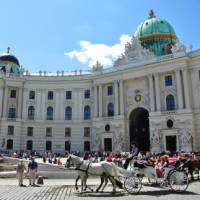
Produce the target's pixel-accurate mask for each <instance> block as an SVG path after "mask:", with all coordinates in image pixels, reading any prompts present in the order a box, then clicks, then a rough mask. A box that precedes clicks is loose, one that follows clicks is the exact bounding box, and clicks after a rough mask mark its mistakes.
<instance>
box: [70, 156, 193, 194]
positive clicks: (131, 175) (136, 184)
mask: <svg viewBox="0 0 200 200" xmlns="http://www.w3.org/2000/svg"><path fill="white" fill-rule="evenodd" d="M70 163H73V165H74V166H75V168H76V170H78V178H77V179H76V184H75V185H76V188H77V181H78V179H79V178H80V179H81V185H82V191H84V190H86V189H87V184H86V181H87V178H88V176H90V175H94V176H100V177H101V184H100V185H99V187H98V188H97V189H96V191H97V192H98V191H100V189H101V187H102V186H103V183H104V182H105V184H104V186H103V187H102V191H103V190H104V188H105V187H106V185H107V182H108V179H109V180H110V181H111V183H112V185H113V193H115V192H116V187H117V186H119V185H120V186H122V188H124V189H125V191H127V192H128V193H131V194H136V193H138V192H139V191H140V190H141V188H142V182H143V181H142V180H141V178H140V177H141V176H143V177H145V178H146V179H148V180H154V181H155V182H157V183H158V184H160V186H161V187H169V188H171V189H172V190H173V191H175V192H182V191H185V190H186V189H187V187H188V184H189V181H188V176H187V173H186V171H185V170H184V169H183V165H182V164H181V163H179V162H176V163H174V164H172V165H171V164H170V165H168V166H166V167H165V168H164V172H163V176H162V177H160V176H158V174H157V173H156V170H155V168H154V167H153V166H149V165H148V164H146V163H144V162H143V163H142V162H140V161H137V160H132V161H131V162H130V165H129V168H128V170H126V169H123V168H121V167H118V166H116V165H115V164H114V163H110V162H99V163H91V162H89V161H83V160H82V159H81V158H79V157H77V156H74V155H70V156H69V158H68V159H67V165H68V167H69V166H70ZM119 183H122V184H119Z"/></svg>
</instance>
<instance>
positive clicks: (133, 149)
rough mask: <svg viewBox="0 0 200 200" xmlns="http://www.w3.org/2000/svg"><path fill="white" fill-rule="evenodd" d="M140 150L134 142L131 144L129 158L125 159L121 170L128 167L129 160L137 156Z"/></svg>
mask: <svg viewBox="0 0 200 200" xmlns="http://www.w3.org/2000/svg"><path fill="white" fill-rule="evenodd" d="M139 152H140V150H139V148H138V147H137V145H136V143H135V142H132V143H131V156H130V157H129V158H127V159H126V161H125V163H124V165H123V168H124V169H127V167H128V165H129V162H130V160H132V159H134V158H135V157H137V156H138V154H139Z"/></svg>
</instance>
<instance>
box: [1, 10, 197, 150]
mask: <svg viewBox="0 0 200 200" xmlns="http://www.w3.org/2000/svg"><path fill="white" fill-rule="evenodd" d="M0 69H1V70H0V149H1V150H9V151H16V150H25V151H31V150H35V151H37V152H41V153H43V152H44V151H53V152H60V153H64V152H66V151H89V150H91V151H99V150H105V151H129V149H130V142H132V141H134V142H136V143H137V144H138V146H139V148H140V149H141V150H145V151H152V152H160V151H163V150H169V151H173V152H175V151H200V50H195V51H192V50H191V49H190V50H187V49H186V47H185V46H184V45H181V44H180V43H179V41H178V37H177V36H176V34H175V31H174V29H173V27H172V26H171V25H170V24H169V23H168V22H167V21H166V20H163V19H160V18H158V17H156V16H155V15H154V13H153V11H151V12H150V16H149V18H148V19H147V20H145V21H144V22H142V23H141V25H139V26H138V28H137V30H136V32H135V34H134V36H133V37H132V40H131V42H130V43H128V44H126V46H125V52H124V54H123V55H121V56H120V57H119V58H118V59H117V60H116V61H115V63H114V65H113V67H111V68H107V69H103V66H101V64H100V63H99V62H97V63H96V65H94V67H93V69H92V71H91V72H90V73H84V72H81V71H80V72H77V71H76V72H75V73H74V74H72V75H67V74H66V73H65V72H64V71H57V72H56V73H55V74H49V73H48V72H46V71H45V72H41V71H40V72H39V73H38V74H30V73H29V72H28V71H25V70H24V69H22V67H21V66H20V64H19V61H18V59H17V58H16V57H15V56H14V55H12V54H11V53H10V51H9V49H8V51H7V52H6V53H4V54H2V55H1V56H0Z"/></svg>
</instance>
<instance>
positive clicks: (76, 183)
mask: <svg viewBox="0 0 200 200" xmlns="http://www.w3.org/2000/svg"><path fill="white" fill-rule="evenodd" d="M79 179H80V175H78V177H77V178H76V181H75V188H76V190H78V180H79Z"/></svg>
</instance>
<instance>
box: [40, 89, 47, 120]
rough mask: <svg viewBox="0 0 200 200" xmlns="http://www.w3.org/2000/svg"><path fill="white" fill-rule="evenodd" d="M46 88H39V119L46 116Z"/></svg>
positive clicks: (44, 118) (43, 118)
mask: <svg viewBox="0 0 200 200" xmlns="http://www.w3.org/2000/svg"><path fill="white" fill-rule="evenodd" d="M46 99H47V97H46V90H45V89H41V113H40V114H41V116H40V119H41V120H46V118H47V106H46Z"/></svg>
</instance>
